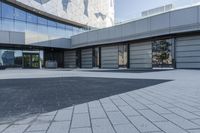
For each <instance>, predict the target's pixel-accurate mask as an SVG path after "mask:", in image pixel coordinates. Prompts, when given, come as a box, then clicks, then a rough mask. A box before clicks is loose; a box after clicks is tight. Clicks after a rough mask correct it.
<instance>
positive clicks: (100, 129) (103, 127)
mask: <svg viewBox="0 0 200 133" xmlns="http://www.w3.org/2000/svg"><path fill="white" fill-rule="evenodd" d="M92 128H93V133H115V131H114V129H113V127H112V126H111V124H110V122H109V120H108V119H92Z"/></svg>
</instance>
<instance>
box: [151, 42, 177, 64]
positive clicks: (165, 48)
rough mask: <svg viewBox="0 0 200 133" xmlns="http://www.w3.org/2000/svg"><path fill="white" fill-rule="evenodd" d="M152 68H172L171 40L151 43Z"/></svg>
mask: <svg viewBox="0 0 200 133" xmlns="http://www.w3.org/2000/svg"><path fill="white" fill-rule="evenodd" d="M152 47H153V48H152V52H153V57H152V58H153V59H152V62H153V67H173V66H172V39H168V40H158V41H154V42H152Z"/></svg>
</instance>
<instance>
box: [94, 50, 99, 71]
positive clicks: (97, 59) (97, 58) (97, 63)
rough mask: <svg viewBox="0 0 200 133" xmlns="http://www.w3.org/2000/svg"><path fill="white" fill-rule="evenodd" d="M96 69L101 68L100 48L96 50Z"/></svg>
mask: <svg viewBox="0 0 200 133" xmlns="http://www.w3.org/2000/svg"><path fill="white" fill-rule="evenodd" d="M93 58H94V67H100V52H99V47H97V48H95V49H94V57H93Z"/></svg>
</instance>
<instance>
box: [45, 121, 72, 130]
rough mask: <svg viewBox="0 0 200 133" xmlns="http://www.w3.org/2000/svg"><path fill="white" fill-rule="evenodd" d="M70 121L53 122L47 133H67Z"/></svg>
mask: <svg viewBox="0 0 200 133" xmlns="http://www.w3.org/2000/svg"><path fill="white" fill-rule="evenodd" d="M69 127H70V121H62V122H53V123H52V124H51V126H50V128H49V129H48V131H47V133H67V132H68V131H69Z"/></svg>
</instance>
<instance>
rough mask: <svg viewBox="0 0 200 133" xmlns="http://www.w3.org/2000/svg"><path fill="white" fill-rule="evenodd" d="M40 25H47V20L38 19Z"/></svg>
mask: <svg viewBox="0 0 200 133" xmlns="http://www.w3.org/2000/svg"><path fill="white" fill-rule="evenodd" d="M38 24H42V25H47V20H46V19H45V18H41V17H38Z"/></svg>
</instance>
